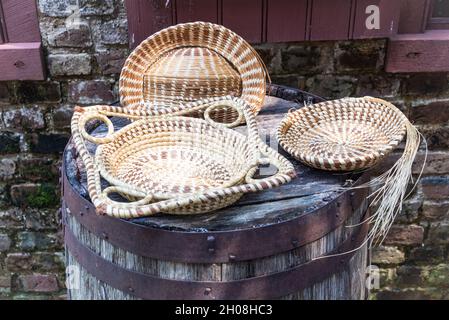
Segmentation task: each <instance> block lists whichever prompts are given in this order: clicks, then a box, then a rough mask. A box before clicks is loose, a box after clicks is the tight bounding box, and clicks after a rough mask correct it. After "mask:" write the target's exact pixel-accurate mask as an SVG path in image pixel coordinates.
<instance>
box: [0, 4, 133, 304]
mask: <svg viewBox="0 0 449 320" xmlns="http://www.w3.org/2000/svg"><path fill="white" fill-rule="evenodd" d="M74 3H75V1H71V0H59V1H51V0H39V1H38V8H39V20H40V29H41V34H42V38H43V44H44V47H45V57H46V60H47V68H48V79H47V80H46V81H23V82H18V81H16V82H0V298H8V299H33V298H36V299H47V298H49V299H60V298H64V294H65V289H64V257H63V244H62V239H61V233H60V226H59V215H58V206H59V190H58V189H59V187H58V175H59V172H58V166H59V163H60V160H59V159H60V155H61V152H62V150H63V148H64V146H65V144H66V142H67V139H68V138H69V133H70V130H69V125H70V118H71V114H72V109H73V106H74V105H75V104H83V105H87V104H95V103H110V102H113V101H115V100H117V99H118V96H117V91H118V77H119V73H120V69H121V66H122V64H123V62H124V59H125V58H126V56H127V54H128V49H127V47H128V45H127V43H128V36H127V23H126V12H125V9H124V5H123V1H121V0H106V1H93V0H84V1H81V3H82V5H83V6H82V8H83V9H81V10H80V19H79V22H80V23H79V24H73V23H72V24H68V25H69V26H68V27H67V26H66V22H67V21H68V20H67V18H68V16H69V15H70V14H71V13H70V12H69V11H68V10H67V7H68V6H69V5H72V4H74Z"/></svg>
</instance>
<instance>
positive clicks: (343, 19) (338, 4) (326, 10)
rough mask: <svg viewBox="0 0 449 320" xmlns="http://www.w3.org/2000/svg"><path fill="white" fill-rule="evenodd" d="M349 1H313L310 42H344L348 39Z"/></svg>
mask: <svg viewBox="0 0 449 320" xmlns="http://www.w3.org/2000/svg"><path fill="white" fill-rule="evenodd" d="M350 17H351V0H333V1H328V0H314V1H313V2H312V17H311V27H310V28H311V30H310V40H345V39H348V38H349V26H350Z"/></svg>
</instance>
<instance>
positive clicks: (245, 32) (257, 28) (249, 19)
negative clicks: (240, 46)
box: [222, 0, 263, 43]
mask: <svg viewBox="0 0 449 320" xmlns="http://www.w3.org/2000/svg"><path fill="white" fill-rule="evenodd" d="M222 3H223V25H224V26H225V27H227V28H229V29H231V30H232V31H234V32H235V33H237V34H239V35H240V36H242V37H243V38H245V39H246V40H247V41H249V42H252V43H259V42H262V30H263V27H262V23H263V19H262V13H263V5H262V3H263V1H262V0H244V1H242V0H222Z"/></svg>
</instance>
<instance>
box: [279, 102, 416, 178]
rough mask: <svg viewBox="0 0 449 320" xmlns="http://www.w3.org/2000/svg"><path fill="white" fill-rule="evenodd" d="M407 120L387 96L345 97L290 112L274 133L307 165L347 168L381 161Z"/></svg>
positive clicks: (280, 141) (283, 145) (399, 139)
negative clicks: (379, 97) (380, 97)
mask: <svg viewBox="0 0 449 320" xmlns="http://www.w3.org/2000/svg"><path fill="white" fill-rule="evenodd" d="M407 122H408V120H407V118H406V117H405V115H404V114H403V113H402V112H400V110H398V109H397V108H396V107H395V106H394V105H392V104H391V103H389V102H387V101H384V100H381V99H377V98H372V97H363V98H345V99H340V100H334V101H326V102H322V103H318V104H314V105H309V106H306V107H303V108H301V109H299V110H296V111H294V112H290V113H289V114H288V115H287V116H286V117H285V118H284V119H283V120H282V122H281V124H280V125H279V127H278V131H277V138H278V141H279V144H280V145H281V146H282V148H284V149H285V150H286V151H287V152H288V153H290V154H291V155H292V156H294V157H295V158H296V159H298V160H300V161H302V162H303V163H305V164H307V165H309V166H312V167H314V168H318V169H324V170H330V171H348V170H356V169H364V168H368V167H371V166H373V165H374V164H376V163H378V162H379V161H381V160H382V159H383V158H384V157H385V156H386V155H388V153H390V152H391V151H392V150H393V149H394V148H395V147H396V146H397V145H398V144H399V143H400V142H401V141H402V139H403V138H404V136H405V133H406V123H407Z"/></svg>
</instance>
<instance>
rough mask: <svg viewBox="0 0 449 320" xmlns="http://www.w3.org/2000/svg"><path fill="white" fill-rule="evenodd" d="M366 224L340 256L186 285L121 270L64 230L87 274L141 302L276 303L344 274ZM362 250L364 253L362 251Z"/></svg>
mask: <svg viewBox="0 0 449 320" xmlns="http://www.w3.org/2000/svg"><path fill="white" fill-rule="evenodd" d="M367 230H368V223H366V222H365V223H364V224H362V225H361V226H360V227H358V230H356V231H355V232H354V235H353V236H350V237H348V239H347V240H345V241H344V242H342V244H341V245H340V246H339V247H338V249H337V250H335V251H333V252H332V253H331V254H334V253H345V252H349V253H346V254H343V255H340V256H334V257H328V258H321V259H316V260H313V261H310V262H307V263H305V264H302V265H298V266H296V267H293V268H291V269H288V270H285V271H282V272H277V273H271V274H268V275H264V276H258V277H253V278H247V279H242V280H235V281H225V282H213V281H186V280H174V279H165V278H158V277H155V276H151V275H148V274H143V273H139V272H135V271H131V270H128V269H124V268H122V267H120V266H118V265H117V264H114V263H112V262H110V261H108V260H105V259H103V258H102V257H101V256H99V255H98V254H96V253H95V252H94V251H92V250H91V249H90V248H88V247H86V246H85V245H83V244H81V243H80V242H79V241H78V239H77V238H76V237H75V236H74V234H73V233H72V231H70V230H69V229H68V228H67V229H66V232H65V243H66V247H67V249H68V250H69V252H70V254H71V255H72V256H73V257H74V258H75V260H76V261H77V262H78V263H79V264H80V265H81V266H82V268H84V269H85V270H86V271H87V272H88V273H89V274H91V275H92V276H94V277H95V278H97V279H98V280H100V281H102V282H104V283H106V284H108V285H110V286H111V287H113V288H115V289H118V290H120V291H123V292H127V293H129V294H130V295H132V296H135V297H137V298H141V299H151V300H160V299H161V300H162V299H164V300H165V299H172V300H183V299H195V300H196V299H198V300H199V299H238V300H240V299H276V298H280V297H283V296H286V295H289V294H292V293H296V292H300V291H302V290H304V289H306V288H308V287H311V286H312V285H314V284H317V283H320V282H322V281H324V280H326V279H327V278H329V277H330V276H332V275H334V274H338V273H340V272H343V271H344V270H348V268H349V263H350V260H351V258H352V257H353V256H354V254H355V253H356V252H358V250H355V251H352V252H351V250H352V249H356V248H359V247H360V246H361V245H362V244H363V241H364V239H365V238H366V234H367ZM362 250H364V249H362Z"/></svg>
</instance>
